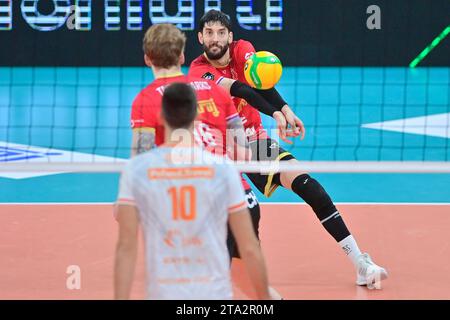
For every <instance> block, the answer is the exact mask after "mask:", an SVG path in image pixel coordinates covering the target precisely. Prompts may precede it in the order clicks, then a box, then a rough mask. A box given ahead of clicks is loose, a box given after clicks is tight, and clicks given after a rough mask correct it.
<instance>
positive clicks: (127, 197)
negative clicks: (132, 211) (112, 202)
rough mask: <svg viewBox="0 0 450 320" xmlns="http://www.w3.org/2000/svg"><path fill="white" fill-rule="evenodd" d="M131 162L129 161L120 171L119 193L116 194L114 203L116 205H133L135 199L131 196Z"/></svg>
mask: <svg viewBox="0 0 450 320" xmlns="http://www.w3.org/2000/svg"><path fill="white" fill-rule="evenodd" d="M131 170H132V166H131V162H129V163H128V164H127V165H126V166H125V169H124V170H123V171H122V175H121V176H120V183H119V193H118V195H117V201H116V204H118V205H132V206H135V205H136V203H135V199H134V196H133V188H132V179H131Z"/></svg>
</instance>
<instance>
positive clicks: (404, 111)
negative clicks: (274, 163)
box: [0, 68, 450, 203]
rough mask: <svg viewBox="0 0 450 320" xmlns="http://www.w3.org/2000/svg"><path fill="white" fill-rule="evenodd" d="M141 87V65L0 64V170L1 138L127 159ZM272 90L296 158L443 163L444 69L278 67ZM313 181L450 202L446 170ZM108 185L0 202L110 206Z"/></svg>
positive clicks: (112, 178)
mask: <svg viewBox="0 0 450 320" xmlns="http://www.w3.org/2000/svg"><path fill="white" fill-rule="evenodd" d="M151 81H152V76H151V71H150V70H149V69H144V68H0V166H1V163H2V162H5V161H12V160H11V153H10V152H9V153H8V152H6V151H5V150H3V151H2V148H1V143H5V142H10V143H16V144H22V145H26V146H31V147H30V148H33V147H44V148H49V150H54V149H56V150H64V151H76V152H82V153H86V154H91V155H92V154H96V155H102V156H108V157H115V158H127V157H128V156H129V146H130V141H131V131H130V128H129V118H130V108H131V103H132V101H133V98H134V97H135V95H136V94H137V93H138V92H139V91H140V89H142V88H143V87H144V86H145V85H147V84H148V83H150V82H151ZM277 88H278V89H279V91H280V92H281V93H282V95H283V97H284V98H285V100H286V101H288V102H289V104H290V105H291V107H292V108H293V109H294V110H295V111H296V113H297V114H298V115H299V116H300V117H301V118H302V120H303V121H304V123H305V126H306V128H307V135H306V138H305V140H303V141H300V140H296V141H295V143H294V144H293V145H286V144H282V145H283V146H284V147H285V148H286V149H287V150H289V151H291V152H292V153H293V154H294V155H295V156H296V157H297V158H298V159H300V160H328V161H334V160H349V161H358V160H377V161H450V68H418V69H409V68H285V69H284V74H283V77H282V80H281V82H280V84H279V85H278V86H277ZM392 121H396V122H395V123H394V124H393V123H392ZM263 122H264V124H265V125H266V127H267V128H271V127H273V122H272V120H271V119H269V118H267V117H265V116H263ZM374 124H375V125H374ZM30 150H31V149H30ZM56 152H58V151H56ZM15 156H20V150H19V151H17V154H16V155H15ZM8 159H9V160H8ZM314 176H315V177H316V178H318V180H320V181H321V182H322V184H323V185H324V186H325V187H326V188H327V189H328V190H329V192H330V194H331V195H332V197H333V198H334V200H335V201H337V202H427V203H428V202H437V203H442V202H445V203H449V202H450V174H316V175H314ZM117 182H118V175H117V174H58V175H47V176H38V177H32V178H26V179H10V178H1V177H0V202H12V203H14V202H111V201H113V200H114V198H115V196H116V192H117ZM259 198H260V200H261V201H275V202H289V201H298V199H297V197H296V196H294V195H291V194H290V193H289V192H286V191H282V190H281V191H277V192H276V193H275V195H274V196H273V197H272V198H271V199H269V200H267V199H264V198H263V196H262V195H260V197H259Z"/></svg>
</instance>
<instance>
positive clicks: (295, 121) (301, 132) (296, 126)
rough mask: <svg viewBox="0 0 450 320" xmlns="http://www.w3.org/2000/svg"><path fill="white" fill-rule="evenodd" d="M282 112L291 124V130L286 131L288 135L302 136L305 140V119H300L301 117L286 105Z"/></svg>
mask: <svg viewBox="0 0 450 320" xmlns="http://www.w3.org/2000/svg"><path fill="white" fill-rule="evenodd" d="M281 112H282V113H283V115H284V117H285V118H286V122H287V124H288V125H290V127H291V130H287V131H286V135H287V136H288V137H298V136H301V137H300V139H301V140H303V139H304V138H305V133H306V129H305V125H304V124H303V121H302V120H300V118H299V117H297V116H296V115H295V113H294V112H293V111H292V109H291V108H290V107H289V106H288V105H285V106H284V107H283V108H282V109H281Z"/></svg>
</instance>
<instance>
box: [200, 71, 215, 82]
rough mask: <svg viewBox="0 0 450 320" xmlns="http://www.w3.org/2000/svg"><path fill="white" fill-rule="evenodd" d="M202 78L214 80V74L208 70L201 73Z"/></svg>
mask: <svg viewBox="0 0 450 320" xmlns="http://www.w3.org/2000/svg"><path fill="white" fill-rule="evenodd" d="M202 78H203V79H206V80H214V75H213V74H212V73H210V72H207V73H205V74H204V75H202Z"/></svg>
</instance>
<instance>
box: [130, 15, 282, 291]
mask: <svg viewBox="0 0 450 320" xmlns="http://www.w3.org/2000/svg"><path fill="white" fill-rule="evenodd" d="M185 41H186V38H185V35H184V34H183V33H182V32H181V31H180V30H179V29H178V28H176V27H175V26H174V25H171V24H158V25H154V26H152V27H151V28H149V30H148V31H147V32H146V34H145V37H144V45H143V46H144V48H143V49H144V52H145V55H144V59H145V63H146V65H147V66H148V67H151V68H152V70H153V74H154V76H155V80H154V81H153V82H152V83H151V84H150V85H148V86H147V87H146V88H144V89H143V90H142V91H141V92H140V93H139V94H138V95H137V96H136V98H135V99H134V101H133V105H132V111H131V126H132V128H133V142H132V155H136V154H140V153H143V152H146V151H149V150H150V149H152V148H154V147H156V146H158V145H161V144H163V143H164V127H163V124H162V122H161V120H160V113H161V108H162V106H161V101H162V96H163V93H164V88H165V87H167V86H168V85H169V84H171V83H176V82H182V83H189V84H190V85H191V86H192V87H193V88H194V90H195V92H196V95H197V100H198V114H199V118H198V121H197V123H196V126H195V134H196V138H197V142H198V143H200V144H202V145H203V147H204V148H206V149H207V150H209V151H211V152H212V153H215V154H219V155H225V154H228V155H229V156H231V158H233V159H235V160H249V158H250V156H251V151H250V149H249V145H248V141H247V139H246V136H245V132H244V126H243V124H242V120H241V118H240V117H239V115H238V113H237V111H236V107H235V106H234V104H233V102H232V100H231V97H230V95H229V94H228V93H227V92H226V91H225V90H224V89H222V88H221V87H220V86H218V85H217V84H215V83H214V82H213V81H209V80H207V79H203V78H197V77H192V76H185V75H183V74H182V73H181V65H182V64H183V63H184V53H183V50H184V46H185ZM230 133H231V134H230ZM230 140H232V141H230ZM242 183H243V186H244V190H245V195H246V200H247V207H248V209H249V210H250V213H251V218H252V224H253V226H254V231H255V233H256V235H257V236H258V229H256V226H257V225H258V221H259V219H260V207H259V203H258V201H257V198H256V195H255V194H254V192H253V191H252V189H251V187H250V185H249V184H248V182H247V181H246V180H245V179H244V178H242ZM224 196H225V195H224ZM227 247H228V251H229V253H230V258H231V257H239V252H238V249H237V245H236V243H235V240H234V237H232V233H231V231H230V230H228V238H227ZM270 293H271V296H272V298H275V299H277V298H280V296H279V294H278V293H277V292H276V291H275V290H274V289H273V288H270Z"/></svg>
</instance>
